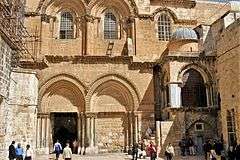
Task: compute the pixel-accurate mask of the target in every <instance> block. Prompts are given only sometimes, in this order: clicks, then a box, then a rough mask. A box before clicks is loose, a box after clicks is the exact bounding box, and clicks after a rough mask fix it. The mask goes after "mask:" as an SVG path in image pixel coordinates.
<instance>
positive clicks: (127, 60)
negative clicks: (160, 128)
mask: <svg viewBox="0 0 240 160" xmlns="http://www.w3.org/2000/svg"><path fill="white" fill-rule="evenodd" d="M45 58H46V61H47V63H61V62H70V63H72V64H107V63H113V64H128V65H129V69H132V70H135V69H151V68H153V66H154V65H156V63H155V62H133V57H132V56H115V57H109V56H56V55H46V56H45Z"/></svg>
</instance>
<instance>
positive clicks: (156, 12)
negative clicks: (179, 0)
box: [152, 7, 178, 22]
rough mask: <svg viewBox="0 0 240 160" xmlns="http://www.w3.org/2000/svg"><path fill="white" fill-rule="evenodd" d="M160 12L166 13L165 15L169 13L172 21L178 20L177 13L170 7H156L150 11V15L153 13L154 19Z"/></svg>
mask: <svg viewBox="0 0 240 160" xmlns="http://www.w3.org/2000/svg"><path fill="white" fill-rule="evenodd" d="M161 13H166V14H167V15H169V16H170V17H171V19H172V20H173V21H174V22H176V21H178V17H177V15H176V14H175V13H174V12H173V11H172V10H171V9H169V8H166V7H164V8H162V7H160V8H157V9H156V10H155V11H154V12H153V13H152V15H153V17H154V19H158V17H159V15H160V14H161Z"/></svg>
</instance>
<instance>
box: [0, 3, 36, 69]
mask: <svg viewBox="0 0 240 160" xmlns="http://www.w3.org/2000/svg"><path fill="white" fill-rule="evenodd" d="M24 2H25V0H0V33H1V35H2V37H3V38H4V39H5V40H6V41H8V43H9V45H10V47H11V48H12V49H13V51H14V53H13V55H12V66H18V65H19V63H20V62H21V61H33V62H34V61H35V59H36V58H35V57H34V56H33V53H35V51H34V49H35V47H34V46H35V45H34V43H35V42H36V41H37V39H38V38H37V36H36V35H34V34H33V35H30V34H29V32H28V31H27V29H26V27H25V26H24V25H23V24H24V6H25V4H24Z"/></svg>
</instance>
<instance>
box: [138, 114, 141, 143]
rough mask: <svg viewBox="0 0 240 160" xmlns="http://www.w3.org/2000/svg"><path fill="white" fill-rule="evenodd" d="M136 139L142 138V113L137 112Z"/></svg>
mask: <svg viewBox="0 0 240 160" xmlns="http://www.w3.org/2000/svg"><path fill="white" fill-rule="evenodd" d="M137 116H138V118H137V119H138V140H141V139H142V113H138V114H137Z"/></svg>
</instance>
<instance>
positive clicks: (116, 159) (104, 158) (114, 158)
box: [36, 153, 204, 160]
mask: <svg viewBox="0 0 240 160" xmlns="http://www.w3.org/2000/svg"><path fill="white" fill-rule="evenodd" d="M54 157H55V155H53V154H52V155H38V156H37V157H36V160H54ZM60 160H63V159H62V158H60ZM72 160H131V156H128V155H126V154H121V153H116V154H98V155H84V156H79V155H73V158H72ZM142 160H150V158H148V157H147V158H146V159H142ZM158 160H164V159H162V158H159V159H158ZM174 160H204V158H203V157H201V156H194V157H189V156H186V157H175V158H174Z"/></svg>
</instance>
